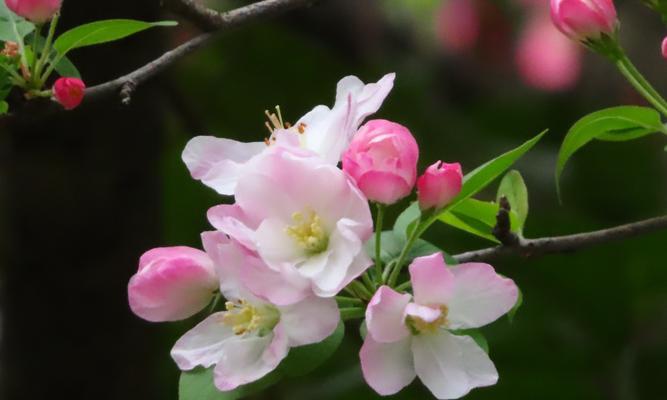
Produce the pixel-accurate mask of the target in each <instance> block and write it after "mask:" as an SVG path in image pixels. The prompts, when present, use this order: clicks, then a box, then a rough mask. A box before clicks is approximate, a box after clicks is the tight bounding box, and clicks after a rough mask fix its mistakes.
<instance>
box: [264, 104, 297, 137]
mask: <svg viewBox="0 0 667 400" xmlns="http://www.w3.org/2000/svg"><path fill="white" fill-rule="evenodd" d="M264 114H265V115H266V118H267V121H266V122H264V126H266V129H268V130H269V133H270V136H269V137H267V138H264V143H265V144H266V145H267V146H271V145H272V144H273V143H274V142H275V141H276V137H275V136H274V133H275V131H276V130H279V129H288V130H291V131H293V132H296V133H298V134H299V135H300V137H299V142H300V144H301V146H304V145H305V141H304V138H303V137H302V135H303V134H304V133H305V132H306V124H304V123H303V122H301V123H299V124H298V125H297V126H295V127H293V126H292V124H290V123H289V122H287V121H283V115H282V113H281V112H280V106H276V112H275V113H272V112H269V110H265V111H264Z"/></svg>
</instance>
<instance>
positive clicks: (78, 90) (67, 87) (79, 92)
mask: <svg viewBox="0 0 667 400" xmlns="http://www.w3.org/2000/svg"><path fill="white" fill-rule="evenodd" d="M85 90H86V84H85V83H83V81H82V80H81V79H78V78H58V80H57V81H56V83H54V84H53V97H54V98H55V99H56V101H58V103H60V104H61V105H62V106H63V107H64V108H65V109H66V110H72V109H74V108H77V107H78V106H79V104H81V102H82V101H83V96H84V95H85Z"/></svg>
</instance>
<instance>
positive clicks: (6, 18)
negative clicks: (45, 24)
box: [0, 1, 35, 42]
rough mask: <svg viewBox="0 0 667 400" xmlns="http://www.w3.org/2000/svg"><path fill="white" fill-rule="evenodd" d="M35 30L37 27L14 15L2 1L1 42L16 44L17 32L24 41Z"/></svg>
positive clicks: (0, 19)
mask: <svg viewBox="0 0 667 400" xmlns="http://www.w3.org/2000/svg"><path fill="white" fill-rule="evenodd" d="M15 29H16V31H15ZM34 30H35V25H33V24H32V23H31V22H28V21H26V20H24V19H23V18H21V17H19V16H18V15H16V14H14V13H13V12H12V11H11V10H9V9H8V8H7V5H6V4H5V2H4V1H0V41H2V42H7V41H12V42H16V41H17V39H18V38H17V37H16V32H18V34H19V36H20V37H21V39H23V38H24V37H26V36H27V35H28V34H30V32H32V31H34Z"/></svg>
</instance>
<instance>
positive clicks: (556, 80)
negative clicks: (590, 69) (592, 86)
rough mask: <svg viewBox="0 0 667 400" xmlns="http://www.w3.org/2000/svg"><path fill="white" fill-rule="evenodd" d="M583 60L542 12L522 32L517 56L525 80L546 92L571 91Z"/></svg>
mask: <svg viewBox="0 0 667 400" xmlns="http://www.w3.org/2000/svg"><path fill="white" fill-rule="evenodd" d="M581 57H582V54H581V49H580V48H579V46H578V45H577V44H576V43H574V42H572V41H570V40H569V39H568V38H567V37H565V36H563V35H562V34H561V33H560V32H558V30H557V29H556V28H555V27H554V26H553V25H552V23H551V21H549V18H548V17H547V16H545V15H543V14H542V13H539V12H538V13H537V14H536V15H535V16H533V17H532V19H531V20H530V21H529V22H528V24H527V25H526V26H525V28H524V29H523V31H522V32H521V34H520V37H519V41H518V43H517V48H516V54H515V60H516V66H517V69H518V71H519V75H520V76H521V78H522V80H523V81H524V82H525V83H526V84H528V85H530V86H532V87H534V88H536V89H541V90H547V91H559V90H567V89H570V88H572V87H573V86H574V85H575V84H576V83H577V81H578V79H579V75H580V72H581Z"/></svg>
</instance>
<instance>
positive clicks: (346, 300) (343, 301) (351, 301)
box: [336, 296, 364, 306]
mask: <svg viewBox="0 0 667 400" xmlns="http://www.w3.org/2000/svg"><path fill="white" fill-rule="evenodd" d="M336 302H338V305H340V306H344V305H347V306H363V305H364V301H363V300H361V299H358V298H356V297H347V296H336Z"/></svg>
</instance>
